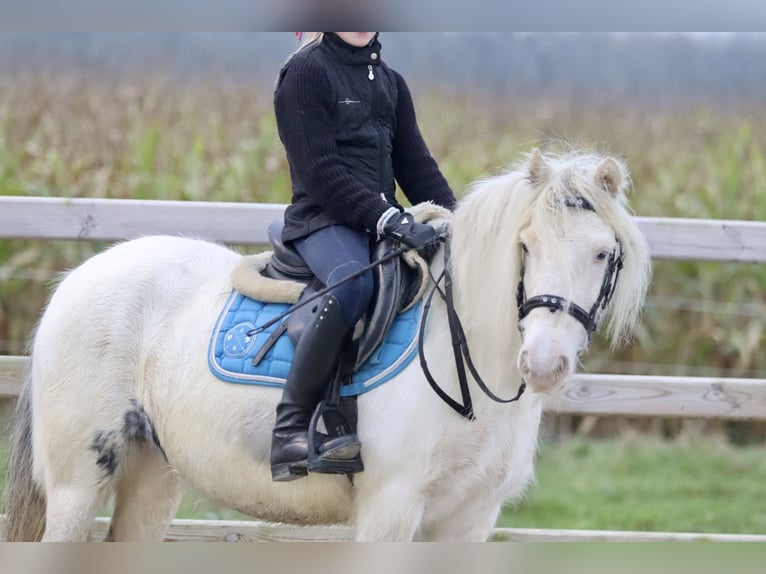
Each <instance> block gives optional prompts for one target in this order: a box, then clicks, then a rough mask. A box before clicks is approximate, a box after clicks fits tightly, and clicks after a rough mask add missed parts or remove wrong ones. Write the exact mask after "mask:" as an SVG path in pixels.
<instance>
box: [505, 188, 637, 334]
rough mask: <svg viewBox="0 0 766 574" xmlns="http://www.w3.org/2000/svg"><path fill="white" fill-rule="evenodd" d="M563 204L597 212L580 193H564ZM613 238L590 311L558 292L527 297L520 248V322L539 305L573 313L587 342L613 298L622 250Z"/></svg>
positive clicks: (518, 291) (517, 294)
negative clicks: (597, 291) (582, 328)
mask: <svg viewBox="0 0 766 574" xmlns="http://www.w3.org/2000/svg"><path fill="white" fill-rule="evenodd" d="M564 205H566V206H567V207H573V208H577V209H585V210H587V211H592V212H594V213H595V212H596V210H595V209H594V208H593V206H592V205H591V204H590V202H589V201H588V200H587V199H585V198H583V197H567V198H565V200H564ZM616 241H617V244H616V245H615V248H614V250H613V251H612V253H611V254H610V255H609V261H608V263H607V267H606V270H605V272H604V280H603V281H602V283H601V290H600V291H599V294H598V297H597V298H596V301H595V302H594V303H593V305H592V306H591V308H590V310H589V311H586V310H585V309H583V308H582V307H580V306H579V305H578V304H577V303H575V302H574V301H567V300H566V299H565V298H563V297H560V296H558V295H549V294H545V295H535V296H534V297H530V298H528V299H527V297H526V292H525V289H524V263H525V258H524V252H522V259H521V269H520V273H519V274H520V277H519V284H518V286H517V288H516V306H517V307H518V310H519V322H521V320H522V319H524V317H526V316H527V315H529V313H530V311H532V310H533V309H539V308H541V307H544V308H547V309H549V310H550V312H551V313H555V312H556V311H564V312H565V313H567V314H569V315H570V316H572V317H574V318H575V319H576V320H577V321H578V322H579V323H580V324H581V325H582V326H583V327H584V328H585V333H586V335H587V337H588V343H590V340H591V337H592V335H593V333H594V332H595V331H596V329H597V328H598V321H599V319H600V318H601V313H602V312H603V311H604V310H605V309H606V307H607V305H608V304H609V301H611V299H612V295H613V294H614V289H615V287H617V279H618V278H619V276H620V270H621V269H622V264H623V259H624V257H625V254H624V253H623V251H622V243H620V240H619V238H617V239H616Z"/></svg>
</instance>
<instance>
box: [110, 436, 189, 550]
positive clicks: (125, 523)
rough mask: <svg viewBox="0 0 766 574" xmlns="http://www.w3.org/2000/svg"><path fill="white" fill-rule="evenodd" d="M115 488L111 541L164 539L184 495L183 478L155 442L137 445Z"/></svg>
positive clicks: (129, 456) (131, 452)
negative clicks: (169, 463) (182, 488)
mask: <svg viewBox="0 0 766 574" xmlns="http://www.w3.org/2000/svg"><path fill="white" fill-rule="evenodd" d="M123 464H124V466H123V467H122V468H121V471H120V474H119V477H118V478H117V484H116V487H115V507H114V512H113V514H112V521H111V525H110V527H109V533H108V534H107V536H106V540H107V541H138V540H142V541H143V540H155V541H162V539H163V538H164V536H165V533H166V532H167V529H168V527H169V526H170V523H171V521H172V520H173V517H174V516H175V513H176V510H177V509H178V503H179V501H180V498H181V481H180V478H179V477H178V474H177V473H176V472H175V471H174V470H173V469H172V468H171V467H170V466H169V465H168V463H167V461H166V460H165V457H164V456H163V454H162V453H161V451H160V450H159V449H158V448H157V447H156V446H155V445H153V444H147V443H144V444H141V445H137V446H135V447H134V448H132V449H131V450H130V454H129V455H128V456H127V457H126V459H125V461H124V463H123Z"/></svg>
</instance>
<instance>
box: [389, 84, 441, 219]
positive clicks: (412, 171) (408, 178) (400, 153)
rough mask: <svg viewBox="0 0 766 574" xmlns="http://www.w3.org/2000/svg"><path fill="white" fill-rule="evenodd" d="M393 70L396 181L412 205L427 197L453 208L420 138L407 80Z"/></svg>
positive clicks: (438, 172) (437, 168) (439, 173)
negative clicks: (395, 96)
mask: <svg viewBox="0 0 766 574" xmlns="http://www.w3.org/2000/svg"><path fill="white" fill-rule="evenodd" d="M392 72H393V74H394V76H395V77H396V83H397V91H398V94H399V95H398V99H397V104H396V134H395V136H394V141H393V148H394V149H393V154H392V160H393V166H394V176H395V177H396V181H397V182H398V183H399V186H400V187H401V188H402V191H403V192H404V195H406V196H407V199H409V200H410V201H411V202H412V203H413V204H416V203H420V202H422V201H429V200H430V201H433V202H434V203H436V204H438V205H441V206H443V207H446V208H447V209H454V208H455V195H454V194H453V193H452V190H451V189H450V187H449V184H448V183H447V180H446V179H445V177H444V175H442V172H441V171H440V170H439V167H438V165H437V164H436V161H435V160H434V158H433V157H432V156H431V152H429V151H428V147H427V146H426V142H425V141H424V140H423V136H422V135H421V133H420V128H419V127H418V123H417V119H416V117H415V106H414V105H413V103H412V96H411V95H410V90H409V88H408V87H407V83H406V82H405V81H404V78H402V76H401V75H400V74H398V73H397V72H394V71H393V70H392Z"/></svg>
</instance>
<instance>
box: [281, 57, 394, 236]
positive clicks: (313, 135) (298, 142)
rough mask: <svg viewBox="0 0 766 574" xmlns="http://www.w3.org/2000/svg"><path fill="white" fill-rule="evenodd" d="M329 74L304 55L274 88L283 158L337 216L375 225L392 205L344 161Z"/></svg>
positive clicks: (351, 222) (364, 225)
mask: <svg viewBox="0 0 766 574" xmlns="http://www.w3.org/2000/svg"><path fill="white" fill-rule="evenodd" d="M331 94H332V91H331V89H330V83H329V80H328V79H327V75H326V74H325V72H324V71H323V70H322V68H321V67H320V66H318V65H317V64H315V63H313V62H311V61H310V60H308V59H303V58H298V59H295V60H294V61H293V62H291V63H290V64H289V66H288V68H287V70H286V71H285V72H284V76H283V78H282V80H281V82H280V84H279V87H278V88H277V92H276V94H275V98H274V109H275V112H276V118H277V127H278V130H279V137H280V138H281V139H282V143H283V144H284V146H285V150H286V152H287V159H288V161H289V162H290V165H291V167H292V169H293V172H294V174H295V175H296V176H297V177H298V178H299V179H300V182H301V184H302V185H303V188H304V189H305V190H306V193H307V194H308V195H309V197H310V198H311V199H312V200H313V201H314V202H316V203H317V204H318V205H319V206H321V207H322V208H323V209H324V210H325V211H327V212H328V213H329V214H330V215H331V216H332V217H333V218H334V219H335V220H336V221H338V222H340V223H343V224H345V225H348V226H351V227H356V228H361V229H366V230H374V229H375V227H376V224H377V222H378V219H379V218H380V216H381V215H382V214H383V213H384V212H385V211H386V210H387V209H389V208H390V207H391V205H389V204H388V203H387V202H386V201H384V200H383V199H382V198H381V197H380V196H379V195H377V194H376V193H375V192H373V191H371V190H368V189H367V188H366V187H365V186H364V185H363V184H362V183H361V182H360V181H359V180H358V179H357V178H356V177H354V175H353V174H351V173H350V172H349V171H348V170H347V169H346V168H345V167H344V165H343V162H342V160H341V157H340V155H339V153H338V147H337V144H336V142H335V129H334V127H333V120H332V110H333V105H334V104H335V102H333V101H332V97H331Z"/></svg>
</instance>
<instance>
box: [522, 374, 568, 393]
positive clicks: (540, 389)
mask: <svg viewBox="0 0 766 574" xmlns="http://www.w3.org/2000/svg"><path fill="white" fill-rule="evenodd" d="M571 376H572V374H571V373H570V374H567V375H565V376H564V377H561V378H556V379H553V378H549V377H525V378H524V380H525V381H526V382H527V388H528V389H529V391H530V392H532V393H537V394H541V395H556V394H558V393H560V392H561V391H562V390H563V389H564V387H566V384H567V382H568V381H569V379H570V377H571Z"/></svg>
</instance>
